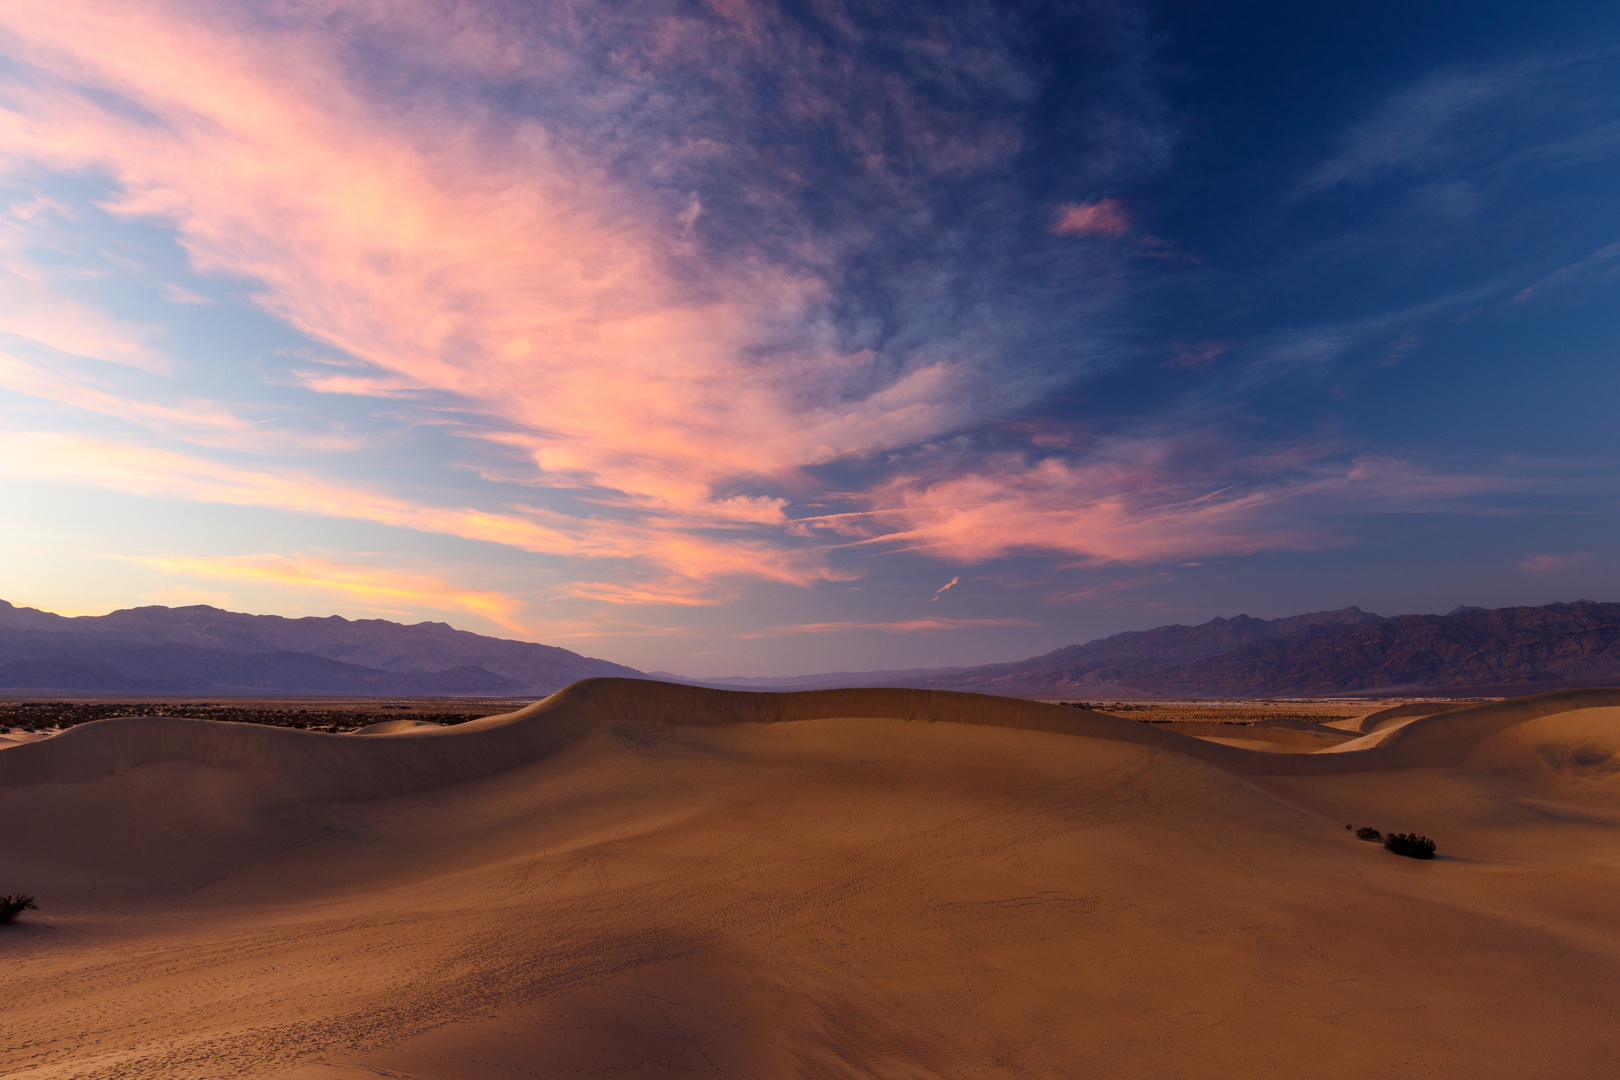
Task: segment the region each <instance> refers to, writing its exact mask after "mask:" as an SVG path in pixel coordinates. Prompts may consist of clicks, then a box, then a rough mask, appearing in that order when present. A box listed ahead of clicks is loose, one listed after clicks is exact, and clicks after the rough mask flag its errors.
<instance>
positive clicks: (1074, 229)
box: [1052, 199, 1131, 236]
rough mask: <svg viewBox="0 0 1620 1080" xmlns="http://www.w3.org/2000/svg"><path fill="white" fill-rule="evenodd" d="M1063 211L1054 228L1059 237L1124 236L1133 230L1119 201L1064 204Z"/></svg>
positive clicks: (1101, 200)
mask: <svg viewBox="0 0 1620 1080" xmlns="http://www.w3.org/2000/svg"><path fill="white" fill-rule="evenodd" d="M1062 209H1063V213H1062V216H1061V217H1059V218H1058V221H1057V224H1056V225H1053V226H1052V231H1053V232H1054V233H1056V234H1057V235H1058V236H1124V235H1125V234H1126V233H1127V232H1129V231H1130V228H1131V220H1130V218H1129V217H1128V216H1127V215H1126V213H1125V207H1124V205H1123V204H1122V203H1121V202H1120V201H1119V200H1118V199H1098V200H1097V201H1096V202H1089V203H1064V204H1063V208H1062Z"/></svg>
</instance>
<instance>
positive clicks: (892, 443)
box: [0, 0, 971, 575]
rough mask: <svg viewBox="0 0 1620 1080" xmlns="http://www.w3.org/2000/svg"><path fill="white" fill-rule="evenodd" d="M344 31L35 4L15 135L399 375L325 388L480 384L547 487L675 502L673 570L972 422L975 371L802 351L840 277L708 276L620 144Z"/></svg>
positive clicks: (815, 348)
mask: <svg viewBox="0 0 1620 1080" xmlns="http://www.w3.org/2000/svg"><path fill="white" fill-rule="evenodd" d="M327 6H328V7H330V6H333V5H327ZM335 6H336V7H338V8H343V7H345V5H344V4H342V3H338V4H336V5H335ZM458 10H459V9H458ZM369 12H370V8H369V7H367V6H366V5H357V6H355V8H354V10H353V11H351V12H350V14H351V15H353V16H354V17H356V18H360V19H362V20H366V19H370V18H372V16H371V15H370V14H369ZM468 19H471V20H472V21H471V22H469V21H467V20H468ZM329 25H330V20H329V19H327V18H326V17H325V16H323V15H321V14H320V12H318V11H314V10H310V11H305V10H303V9H299V8H288V9H283V10H282V11H281V17H278V19H277V21H276V22H275V23H274V24H270V25H266V24H264V23H262V22H261V21H259V20H257V19H252V18H249V17H248V16H246V15H244V14H243V13H242V11H241V9H236V8H232V7H229V6H226V5H223V4H219V5H214V4H208V3H203V4H201V5H198V6H197V7H196V8H195V9H192V8H187V9H186V10H185V11H180V10H177V9H175V8H173V7H172V6H170V5H165V4H156V3H154V4H142V3H126V4H107V3H101V2H87V0H63V2H61V3H54V2H52V3H45V2H39V3H28V2H24V3H19V4H16V5H9V6H7V7H6V8H5V9H4V11H3V12H0V31H3V32H5V33H7V34H9V35H10V36H11V37H12V39H13V41H14V42H15V46H14V47H15V50H16V51H17V52H18V53H20V54H22V55H24V56H25V57H26V58H27V60H28V61H29V62H30V63H32V64H35V65H37V66H38V68H39V70H40V72H41V76H40V78H39V79H38V80H37V81H36V82H35V83H34V84H33V85H31V86H27V87H18V88H17V89H16V91H15V95H14V101H15V108H14V111H10V112H6V113H4V114H3V117H0V140H3V142H4V144H5V146H6V148H7V150H8V152H9V154H10V155H12V157H13V158H14V159H17V160H31V161H34V162H38V163H41V164H44V165H45V166H47V167H50V168H55V169H58V170H64V171H71V170H82V169H102V170H105V171H107V172H108V173H110V174H111V176H112V177H113V178H114V179H115V181H116V183H117V186H118V189H119V192H118V194H117V195H115V196H114V197H112V198H110V199H108V200H107V201H106V202H105V207H106V208H107V209H108V210H110V211H111V212H113V213H115V214H118V215H121V216H124V217H127V218H131V219H142V220H153V221H158V222H160V223H163V224H166V225H168V226H169V227H172V228H173V229H174V230H175V231H176V233H177V235H178V238H179V240H180V242H181V243H182V245H183V246H184V248H185V249H186V251H187V252H189V254H190V257H191V259H192V262H193V264H194V265H195V267H196V268H197V269H198V270H200V271H202V272H204V273H212V274H222V275H229V276H233V277H239V278H244V279H247V280H250V281H253V282H256V283H257V291H256V293H255V297H256V300H257V302H258V303H259V304H261V305H262V306H263V307H264V308H265V309H267V310H269V311H270V312H272V313H274V314H276V315H278V316H280V317H282V318H284V319H285V320H287V321H288V322H289V323H291V324H292V325H293V326H294V327H296V328H297V329H299V330H300V331H302V332H303V333H304V334H306V335H308V336H309V337H311V338H313V339H314V340H316V341H318V342H320V343H322V344H324V345H326V346H329V347H331V348H333V349H335V350H338V351H340V352H341V353H343V354H346V355H348V356H350V357H354V358H356V359H358V360H360V361H363V362H364V363H365V364H366V365H368V367H369V368H370V369H371V370H372V371H374V372H377V373H379V374H376V375H368V376H354V375H346V374H334V375H329V376H328V375H323V374H319V373H303V374H300V375H298V376H296V377H297V378H299V379H301V380H302V384H303V386H304V388H306V389H308V390H310V391H312V392H318V393H336V394H366V395H384V396H387V395H394V394H398V393H400V392H401V391H402V389H403V388H422V389H423V390H426V391H436V392H440V393H444V394H449V395H454V397H455V398H456V400H457V401H459V402H461V403H462V404H463V405H464V406H465V408H467V409H468V410H470V411H473V412H481V413H483V414H484V415H485V416H486V417H487V418H488V419H489V420H490V421H492V422H491V423H490V424H489V425H487V428H488V429H489V430H491V431H498V432H500V433H501V434H500V437H501V438H503V439H505V440H507V442H508V444H509V445H511V444H521V445H522V447H523V449H524V450H525V452H526V453H527V454H528V456H529V458H530V460H531V461H532V462H533V465H534V469H535V478H536V480H537V481H538V482H539V483H541V484H545V483H547V482H548V480H549V479H550V478H555V479H556V481H557V482H558V484H559V486H562V487H568V488H578V487H580V486H594V487H597V488H600V489H602V490H603V491H604V492H606V493H618V494H620V495H622V496H624V497H625V499H626V500H627V502H628V503H634V504H636V505H639V506H641V507H643V508H645V510H646V512H647V513H650V514H658V515H662V518H661V520H660V522H659V525H660V530H661V531H659V532H658V535H657V536H656V538H654V537H653V536H652V535H651V534H650V532H649V531H646V530H644V531H642V532H641V534H640V535H643V536H644V537H646V538H647V548H646V550H645V551H644V552H643V554H646V555H648V556H649V557H660V552H661V549H662V548H663V546H664V539H663V537H664V534H665V531H667V530H668V529H669V528H671V527H675V528H686V529H688V534H687V535H688V541H689V543H691V544H698V543H700V542H701V541H700V537H699V534H698V533H697V532H695V531H692V530H697V529H702V528H707V527H709V526H712V525H715V524H726V523H731V524H737V525H743V524H748V525H761V524H768V523H769V524H774V525H776V526H778V527H780V525H781V524H782V522H781V519H780V514H779V513H776V512H775V510H774V507H775V506H778V505H780V501H779V500H777V501H775V502H773V501H772V499H771V497H770V495H769V494H768V491H765V490H761V489H762V488H764V489H769V488H771V487H779V486H781V485H783V484H792V483H795V482H797V480H796V478H797V477H798V476H799V474H800V471H801V470H802V469H803V468H804V467H806V466H809V465H814V464H819V463H824V462H828V461H832V460H835V459H838V458H840V457H847V456H857V455H863V454H869V453H872V452H877V451H882V450H888V449H893V448H897V447H901V446H905V445H909V444H912V443H915V442H917V441H920V440H924V439H927V438H931V437H934V436H935V435H937V434H938V433H940V432H942V431H947V430H950V429H952V428H953V427H954V426H956V425H959V424H960V423H962V422H963V420H964V419H965V418H966V417H967V416H968V415H969V404H968V403H969V401H970V396H969V394H968V393H967V392H966V386H967V380H968V379H969V378H970V375H971V371H970V366H971V365H970V364H969V363H968V362H967V361H966V360H964V359H963V358H960V357H948V358H939V359H934V360H931V361H928V362H925V363H919V364H917V365H915V366H912V367H909V368H905V367H902V368H900V369H892V365H891V366H890V367H889V368H885V369H884V370H885V371H891V373H890V374H886V375H884V377H883V378H881V379H876V380H874V378H873V371H874V367H875V364H876V360H875V359H874V358H873V357H872V356H870V355H868V354H866V353H865V352H861V351H856V352H852V353H841V352H839V351H837V350H835V349H833V348H832V347H830V346H828V345H825V344H820V343H819V338H818V336H817V335H815V334H811V335H810V336H809V337H808V338H803V339H800V338H794V339H793V341H795V342H798V343H797V344H788V345H783V344H782V342H781V341H780V338H781V335H782V332H783V328H793V327H803V326H813V325H814V324H815V321H816V319H817V318H819V316H818V315H817V310H818V307H817V306H818V305H819V304H821V303H822V302H823V300H824V299H825V296H826V292H827V289H826V286H825V284H824V283H823V281H822V280H821V279H820V278H818V277H816V276H814V275H813V274H811V273H808V272H806V271H804V270H801V269H796V268H791V267H789V266H787V265H785V264H784V265H775V264H772V263H770V262H768V261H762V260H757V259H755V260H750V261H748V262H747V263H746V264H744V265H737V266H728V265H724V264H721V263H717V262H714V263H709V264H706V265H702V266H701V274H700V278H699V281H698V282H697V283H696V284H694V281H693V277H692V268H693V266H694V265H695V263H694V260H695V259H696V258H697V255H696V253H695V252H694V249H693V248H692V244H691V241H690V237H689V234H690V232H691V228H692V226H693V224H694V220H695V219H693V218H692V217H691V215H689V214H688V215H686V217H685V219H684V220H683V219H682V217H681V216H680V215H678V214H674V213H665V212H663V210H662V209H661V208H659V207H657V206H653V205H651V204H650V203H649V200H648V198H647V197H646V193H645V192H643V191H639V190H635V189H634V188H632V187H627V186H625V185H624V184H622V183H618V182H615V181H614V180H613V179H612V178H611V177H610V176H609V174H608V172H607V169H606V165H605V164H604V161H605V157H606V155H607V154H608V153H609V152H610V151H611V149H612V148H611V147H603V146H594V145H591V144H590V143H588V142H579V141H576V142H573V143H570V142H569V141H567V140H566V139H564V138H562V137H560V136H559V135H558V134H557V133H556V132H553V131H548V130H543V129H541V128H540V127H539V126H537V125H535V124H532V123H529V124H524V123H519V124H517V126H516V127H514V128H512V129H510V130H508V129H505V128H502V129H500V130H498V131H497V130H494V129H489V130H485V129H482V128H480V127H479V126H478V125H477V124H476V123H473V122H471V121H470V119H469V117H470V116H471V114H470V113H468V112H467V111H466V110H465V109H460V108H452V107H450V103H447V102H444V101H434V100H430V99H429V98H428V97H427V96H426V95H424V96H422V97H420V98H416V99H398V98H395V99H387V100H384V99H383V98H381V97H379V96H377V95H374V94H373V93H372V92H371V91H369V90H368V89H367V85H366V84H365V82H364V81H363V80H361V79H359V78H356V77H355V76H354V75H353V74H352V73H351V72H350V71H349V70H348V69H347V68H346V67H345V66H344V63H343V62H342V60H341V59H340V57H339V55H338V50H339V43H338V42H336V41H335V40H334V39H333V38H332V37H331V35H330V31H329ZM391 30H398V31H399V33H400V35H402V36H399V37H398V38H397V40H396V42H395V43H396V44H398V43H399V42H400V41H408V42H409V43H408V44H406V45H401V46H400V47H401V48H404V49H406V50H407V52H409V53H410V59H411V62H421V63H428V62H431V63H434V64H439V65H448V66H449V67H452V68H457V70H463V71H464V73H476V72H486V71H488V70H491V69H492V66H493V69H501V70H508V71H514V72H516V71H522V72H525V73H529V74H533V73H535V72H536V71H540V70H542V69H543V67H544V65H547V64H552V63H554V62H555V61H556V60H557V58H556V57H554V56H551V55H550V54H546V55H539V54H531V53H530V52H526V51H525V49H526V48H527V47H526V46H525V47H522V48H520V47H518V46H515V45H510V44H509V43H508V44H503V41H502V37H501V35H500V34H499V32H498V31H496V30H492V29H491V27H489V26H486V25H483V24H481V23H478V22H477V20H476V19H473V18H472V17H471V16H466V17H464V16H463V15H459V14H455V13H451V12H449V10H448V9H446V11H445V12H438V11H437V9H429V8H412V9H411V10H410V12H409V13H408V15H402V21H401V22H400V23H399V24H398V26H395V27H391ZM412 35H415V36H414V37H413V36H412ZM440 41H442V42H447V43H448V42H453V43H454V48H448V46H447V47H446V51H445V52H444V53H443V55H440V54H439V53H438V52H437V51H436V50H437V49H438V46H437V45H436V44H435V45H433V46H432V47H429V45H428V43H429V42H440ZM458 65H459V67H458ZM86 89H89V90H94V91H95V92H96V93H95V94H94V95H87V94H86V93H84V92H83V91H85V90H86ZM115 99H122V102H121V103H120V104H119V105H103V104H101V103H102V102H109V101H113V100H115ZM123 103H127V104H128V105H130V106H133V108H126V107H123ZM723 149H724V148H721V151H722V152H723ZM825 336H826V335H820V337H825ZM762 356H764V357H766V360H765V361H762V360H761V357H762ZM738 488H742V489H743V490H744V494H742V495H739V494H737V489H738ZM750 488H752V489H753V490H749V489H750ZM634 534H636V530H628V531H627V535H634ZM721 561H722V562H724V561H726V560H724V559H722V560H721ZM736 565H741V564H736ZM742 572H745V573H752V572H753V571H752V570H749V569H747V568H746V567H744V568H743V570H742ZM766 573H767V575H769V574H770V571H769V570H768V568H767V570H766Z"/></svg>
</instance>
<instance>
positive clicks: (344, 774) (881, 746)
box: [0, 680, 1620, 1080]
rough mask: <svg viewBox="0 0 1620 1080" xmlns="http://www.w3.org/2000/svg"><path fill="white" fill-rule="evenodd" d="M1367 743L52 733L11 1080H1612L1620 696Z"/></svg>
mask: <svg viewBox="0 0 1620 1080" xmlns="http://www.w3.org/2000/svg"><path fill="white" fill-rule="evenodd" d="M1396 719H1404V720H1408V721H1409V722H1407V723H1404V724H1399V725H1394V726H1387V727H1383V728H1382V729H1380V730H1375V731H1372V732H1371V734H1369V735H1367V736H1365V738H1366V739H1368V740H1374V741H1371V742H1368V743H1367V744H1366V746H1365V748H1363V749H1347V748H1348V747H1353V746H1354V745H1355V744H1356V743H1359V742H1362V741H1363V740H1362V739H1360V738H1355V739H1353V740H1352V741H1348V742H1346V741H1342V740H1339V739H1330V740H1328V741H1330V742H1333V743H1335V744H1336V745H1333V746H1331V747H1328V748H1326V749H1324V750H1321V751H1318V752H1314V753H1311V752H1301V751H1302V750H1309V749H1310V748H1309V747H1304V746H1299V745H1293V744H1284V743H1278V744H1276V745H1275V746H1273V747H1272V750H1273V751H1274V750H1287V751H1289V752H1285V753H1277V752H1268V751H1267V750H1266V749H1263V748H1256V747H1243V746H1227V745H1221V744H1217V743H1212V742H1210V741H1207V740H1205V739H1200V738H1197V737H1194V736H1192V735H1189V734H1184V733H1179V732H1173V731H1164V730H1161V728H1162V725H1156V726H1153V727H1150V726H1147V725H1143V724H1137V723H1134V722H1131V721H1128V720H1121V719H1118V718H1114V717H1107V716H1102V715H1099V714H1093V713H1086V712H1084V711H1081V710H1077V709H1067V708H1059V707H1056V706H1042V705H1038V704H1034V703H1028V702H1016V701H1007V700H1002V699H994V698H980V697H974V696H971V695H955V694H945V693H933V694H930V693H925V692H917V691H881V690H863V691H825V692H816V693H806V694H744V693H728V692H724V691H705V690H698V689H694V688H689V687H674V686H668V685H665V684H657V683H644V682H631V681H623V680H593V681H591V682H588V683H583V684H576V686H574V687H571V688H569V689H568V690H566V691H563V692H561V693H559V694H557V695H554V696H553V697H552V698H550V699H547V701H546V702H543V703H540V704H539V705H537V706H534V707H532V708H530V709H526V710H524V711H523V712H520V713H515V714H510V715H509V716H506V717H495V718H491V719H488V720H483V721H478V722H476V723H474V724H468V725H462V726H461V727H458V728H454V729H420V728H418V729H409V730H404V731H400V732H398V733H394V734H388V733H376V734H368V735H366V736H364V737H357V736H352V735H349V736H342V735H325V734H316V733H311V732H302V731H292V730H286V729H272V728H261V727H250V726H244V725H227V724H216V723H211V722H207V721H182V720H161V719H156V718H140V719H132V720H127V721H116V720H115V721H101V722H97V723H94V724H87V725H82V726H80V727H76V728H74V729H72V730H70V731H68V732H66V733H64V734H62V735H59V736H54V737H52V738H50V739H46V740H42V741H38V742H33V743H27V744H21V745H14V746H10V747H7V748H4V749H0V892H4V891H12V890H15V889H22V888H25V889H27V890H28V891H30V892H33V893H35V894H37V895H38V896H39V897H40V900H41V904H42V910H41V911H39V912H30V913H29V914H28V915H27V916H25V917H24V919H23V920H21V921H19V923H18V924H17V925H15V926H13V927H10V928H6V929H5V930H4V931H0V955H3V956H4V963H3V964H0V1000H3V1001H5V1002H6V1009H5V1013H4V1017H5V1019H4V1022H3V1024H0V1074H4V1075H7V1076H10V1075H13V1074H15V1075H20V1076H29V1077H87V1078H89V1077H223V1076H266V1077H279V1078H286V1080H293V1078H302V1080H359V1078H374V1077H414V1078H419V1080H428V1078H432V1080H441V1078H442V1080H483V1078H497V1077H499V1078H509V1077H531V1076H543V1077H551V1076H556V1077H561V1076H612V1077H639V1076H646V1077H690V1076H738V1077H740V1076H759V1077H781V1076H827V1077H833V1076H852V1075H853V1076H874V1077H990V1076H1007V1077H1013V1076H1018V1077H1054V1078H1057V1077H1064V1078H1070V1077H1116V1078H1124V1077H1133V1078H1134V1077H1142V1078H1149V1077H1214V1076H1233V1077H1237V1076H1242V1077H1250V1076H1265V1075H1274V1076H1281V1077H1296V1076H1310V1077H1403V1078H1404V1077H1428V1076H1434V1077H1465V1076H1466V1077H1470V1078H1474V1077H1523V1076H1544V1075H1557V1076H1560V1077H1588V1076H1590V1077H1597V1076H1608V1075H1611V1074H1612V1071H1613V1062H1614V1061H1615V1060H1620V1033H1617V1032H1616V1030H1615V1028H1614V1025H1613V1023H1612V1016H1613V1013H1614V1009H1615V1008H1616V1006H1617V1005H1620V913H1617V912H1616V910H1615V901H1614V898H1615V897H1616V896H1617V895H1620V889H1617V886H1620V829H1617V825H1620V787H1617V783H1616V778H1617V777H1620V691H1572V692H1566V693H1563V694H1553V695H1541V696H1539V697H1538V698H1532V699H1523V700H1521V701H1518V702H1505V703H1501V704H1493V705H1486V706H1480V707H1475V708H1468V709H1458V710H1453V711H1450V712H1445V713H1441V714H1436V715H1430V716H1420V717H1415V718H1414V717H1402V718H1396ZM931 720H941V721H952V722H943V723H935V722H928V721H931ZM1373 726H1374V727H1377V726H1378V724H1377V723H1376V722H1375V723H1374V725H1373ZM1347 734H1352V735H1353V734H1354V733H1353V732H1351V733H1347ZM1347 822H1350V823H1354V824H1357V825H1360V824H1373V825H1375V826H1377V827H1379V828H1382V829H1386V830H1388V829H1400V830H1403V831H1404V830H1408V829H1416V830H1418V831H1421V832H1424V833H1427V834H1429V835H1431V836H1433V837H1435V838H1436V839H1437V840H1439V841H1440V843H1441V848H1442V852H1443V854H1444V855H1445V856H1446V857H1444V858H1442V859H1439V860H1436V861H1434V862H1431V863H1419V862H1415V861H1412V860H1408V859H1401V858H1398V857H1395V856H1392V855H1389V854H1388V853H1386V852H1384V851H1383V850H1382V849H1381V848H1379V847H1377V846H1375V845H1372V844H1366V843H1362V842H1359V841H1356V840H1354V839H1353V838H1351V836H1350V834H1349V833H1347V832H1346V831H1345V829H1344V825H1345V824H1346V823H1347Z"/></svg>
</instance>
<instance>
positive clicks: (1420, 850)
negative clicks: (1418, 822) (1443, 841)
mask: <svg viewBox="0 0 1620 1080" xmlns="http://www.w3.org/2000/svg"><path fill="white" fill-rule="evenodd" d="M1384 847H1385V848H1387V849H1389V850H1390V851H1393V852H1394V853H1395V854H1397V855H1405V856H1406V857H1407V858H1409V859H1432V858H1434V841H1433V840H1430V839H1429V838H1428V837H1427V836H1419V835H1418V834H1417V833H1390V834H1389V836H1388V837H1387V838H1386V839H1385V840H1384Z"/></svg>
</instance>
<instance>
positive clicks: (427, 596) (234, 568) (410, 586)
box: [121, 555, 529, 635]
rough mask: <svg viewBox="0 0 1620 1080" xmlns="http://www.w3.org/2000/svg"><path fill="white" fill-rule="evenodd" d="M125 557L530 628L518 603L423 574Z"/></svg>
mask: <svg viewBox="0 0 1620 1080" xmlns="http://www.w3.org/2000/svg"><path fill="white" fill-rule="evenodd" d="M121 558H122V559H123V561H125V562H132V563H136V564H138V565H141V566H145V567H149V568H151V569H153V570H160V571H162V572H163V573H165V574H175V575H179V576H183V577H201V578H214V579H220V580H225V581H246V582H262V583H267V584H272V585H278V586H284V587H289V588H296V589H307V590H311V591H315V592H325V593H336V594H338V595H341V596H344V597H349V598H352V599H355V600H359V601H360V602H362V603H364V604H368V605H377V606H379V607H380V608H381V609H382V610H387V611H397V610H399V609H400V608H402V607H403V608H407V609H409V608H415V607H427V608H433V609H437V610H457V609H459V610H462V611H471V612H473V613H474V614H477V615H481V616H483V617H484V618H486V619H488V620H489V621H490V622H492V623H494V624H495V625H497V626H500V627H504V628H505V629H507V630H510V631H512V632H513V633H515V634H525V635H526V634H528V633H529V631H528V630H527V629H526V628H525V627H524V625H523V624H522V623H521V622H519V621H518V620H517V618H516V615H515V612H516V611H517V609H518V608H519V607H520V606H521V605H520V603H519V602H518V601H516V600H514V599H512V598H511V597H509V596H504V595H502V594H501V593H495V592H480V591H478V590H474V589H463V588H458V587H457V586H454V585H451V584H449V583H447V582H445V581H443V580H441V579H439V578H436V577H431V576H428V575H424V574H395V573H390V572H388V571H382V570H376V569H374V568H371V567H363V566H354V565H348V564H344V563H338V562H332V561H330V560H327V559H318V558H309V557H305V556H298V555H294V556H290V557H289V556H282V555H241V556H230V557H221V558H141V557H137V556H121Z"/></svg>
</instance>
